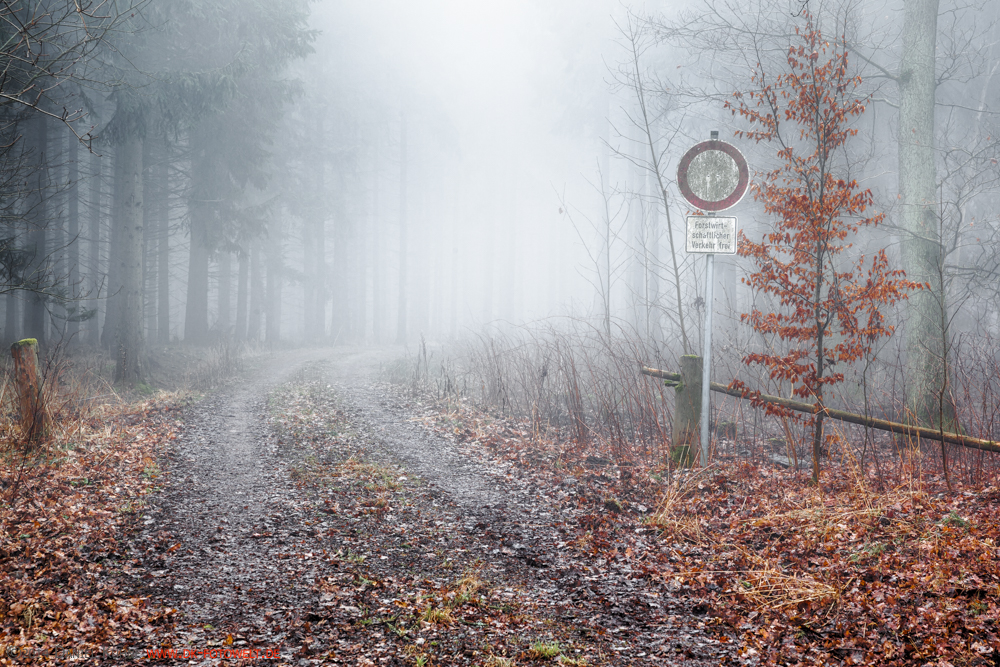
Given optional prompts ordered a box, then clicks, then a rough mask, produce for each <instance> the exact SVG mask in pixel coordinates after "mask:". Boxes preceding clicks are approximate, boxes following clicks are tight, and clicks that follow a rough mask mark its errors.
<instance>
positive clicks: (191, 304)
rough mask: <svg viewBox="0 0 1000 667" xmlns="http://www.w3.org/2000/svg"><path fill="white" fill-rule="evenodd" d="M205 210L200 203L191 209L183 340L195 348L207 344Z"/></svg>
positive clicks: (206, 239)
mask: <svg viewBox="0 0 1000 667" xmlns="http://www.w3.org/2000/svg"><path fill="white" fill-rule="evenodd" d="M205 208H206V206H205V205H204V204H203V203H194V204H192V206H191V250H190V254H189V260H188V284H187V302H186V307H185V311H184V340H185V342H188V343H194V344H196V345H202V344H204V343H206V342H208V222H207V221H206V219H205V217H206V211H205Z"/></svg>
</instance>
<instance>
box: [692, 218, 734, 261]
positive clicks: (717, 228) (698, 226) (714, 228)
mask: <svg viewBox="0 0 1000 667" xmlns="http://www.w3.org/2000/svg"><path fill="white" fill-rule="evenodd" d="M687 251H688V252H703V253H715V254H718V255H735V254H736V218H732V217H716V216H714V215H689V216H688V217H687Z"/></svg>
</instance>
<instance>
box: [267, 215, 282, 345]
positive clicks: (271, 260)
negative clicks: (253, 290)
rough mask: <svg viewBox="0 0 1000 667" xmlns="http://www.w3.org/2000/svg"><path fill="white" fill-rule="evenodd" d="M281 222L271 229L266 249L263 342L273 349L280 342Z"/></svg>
mask: <svg viewBox="0 0 1000 667" xmlns="http://www.w3.org/2000/svg"><path fill="white" fill-rule="evenodd" d="M281 224H282V223H281V222H277V223H275V224H274V225H272V227H271V236H270V238H269V239H268V247H267V313H266V318H265V327H266V329H265V333H264V340H265V341H266V342H267V344H268V346H271V347H274V346H275V345H277V344H278V343H279V342H280V340H281V281H282V274H283V273H284V271H283V268H284V267H283V259H282V248H281V245H282V230H281Z"/></svg>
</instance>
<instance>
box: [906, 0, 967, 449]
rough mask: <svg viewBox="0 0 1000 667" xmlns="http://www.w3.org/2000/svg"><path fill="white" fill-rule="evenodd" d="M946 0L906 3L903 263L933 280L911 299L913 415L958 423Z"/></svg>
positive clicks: (909, 400) (934, 422) (927, 421)
mask: <svg viewBox="0 0 1000 667" xmlns="http://www.w3.org/2000/svg"><path fill="white" fill-rule="evenodd" d="M937 15H938V0H906V2H904V3H903V55H902V60H901V62H900V67H899V91H900V100H899V194H900V200H901V206H900V211H901V220H900V222H901V225H900V226H901V227H902V230H903V231H902V234H903V237H902V253H903V266H904V267H906V274H907V277H908V278H909V279H911V280H914V281H917V282H919V283H923V284H925V289H922V290H916V291H914V292H913V293H912V294H911V295H910V298H909V299H908V301H907V308H908V311H909V312H908V314H909V316H908V318H907V323H906V326H907V332H906V370H905V378H906V407H907V410H908V412H909V413H910V419H913V420H915V421H916V422H917V423H919V424H924V425H928V426H943V427H944V428H946V429H947V430H954V427H955V411H954V408H953V406H952V403H951V401H950V399H949V397H948V382H947V366H946V361H947V359H946V354H947V349H948V341H947V338H948V330H947V319H946V318H947V311H946V303H945V295H944V289H943V280H942V273H943V256H942V249H941V231H940V229H941V228H940V220H939V217H938V202H937V190H936V169H935V154H934V96H935V89H936V76H935V49H936V46H935V45H936V39H937Z"/></svg>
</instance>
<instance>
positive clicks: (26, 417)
mask: <svg viewBox="0 0 1000 667" xmlns="http://www.w3.org/2000/svg"><path fill="white" fill-rule="evenodd" d="M10 353H11V356H13V357H14V384H15V390H16V393H17V401H18V406H19V408H20V417H21V429H22V433H23V435H24V438H25V440H26V441H27V442H29V443H37V442H40V441H42V440H43V439H45V438H47V437H48V435H49V417H48V415H47V414H46V412H45V403H44V401H43V399H42V383H41V379H40V378H39V375H38V341H37V340H35V339H34V338H25V339H24V340H20V341H18V342H16V343H14V344H13V345H11V346H10Z"/></svg>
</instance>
